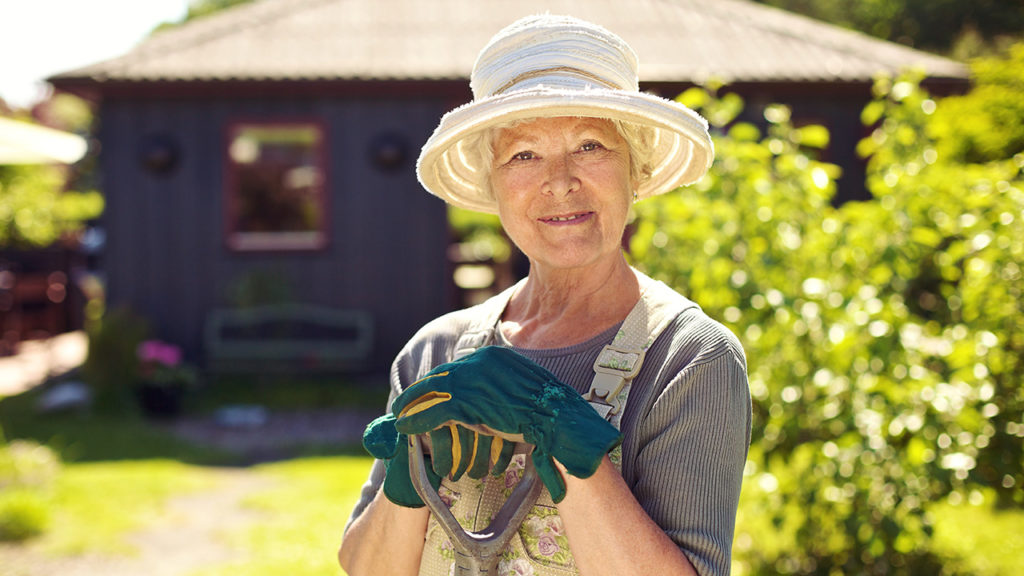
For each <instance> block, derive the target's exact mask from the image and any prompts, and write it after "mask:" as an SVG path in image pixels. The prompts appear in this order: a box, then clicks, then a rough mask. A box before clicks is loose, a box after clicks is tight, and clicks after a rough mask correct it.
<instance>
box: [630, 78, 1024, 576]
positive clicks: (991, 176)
mask: <svg viewBox="0 0 1024 576" xmlns="http://www.w3.org/2000/svg"><path fill="white" fill-rule="evenodd" d="M876 94H877V99H876V101H875V102H873V103H872V104H871V105H870V106H869V107H868V108H867V109H866V110H865V113H864V116H865V118H864V119H865V121H866V123H868V124H869V125H873V126H876V129H875V130H874V132H873V133H872V134H871V136H870V137H869V138H867V139H866V140H865V142H864V143H863V145H862V147H861V148H862V151H863V152H864V153H866V154H869V155H870V156H871V160H870V163H869V169H868V186H869V188H870V190H871V192H872V193H873V194H874V196H875V199H874V200H872V201H868V202H860V203H847V204H845V205H843V206H841V207H838V208H837V207H834V206H832V204H831V200H832V195H833V193H834V190H835V186H834V180H835V179H836V178H837V177H838V176H839V172H838V169H837V168H836V167H835V166H832V165H829V164H826V163H823V162H820V161H817V160H816V159H815V158H816V156H817V153H816V149H817V148H818V147H819V146H821V145H822V144H823V143H824V142H827V138H823V129H822V128H820V127H813V128H800V129H798V128H795V127H794V126H793V125H792V124H791V123H790V122H789V113H788V110H787V109H786V108H784V107H780V106H769V107H768V108H767V109H766V111H765V118H766V120H767V121H768V123H769V128H768V130H767V132H766V133H765V134H762V133H761V131H760V130H758V129H757V128H756V127H754V126H751V125H748V124H742V123H740V124H732V121H733V119H734V118H735V117H736V116H737V115H738V111H739V108H740V107H741V104H738V103H737V99H736V98H735V97H729V98H728V99H726V98H721V99H720V98H716V97H714V96H713V95H710V94H708V93H706V92H704V91H702V90H700V89H694V90H691V91H689V92H687V93H685V94H684V95H682V96H681V99H682V100H684V101H685V102H686V103H688V104H690V105H691V106H693V107H697V108H699V109H701V111H702V112H703V113H704V115H705V116H706V117H708V118H709V120H710V121H711V123H712V125H713V126H714V127H715V132H716V135H715V146H716V150H717V157H718V160H717V161H716V164H715V167H714V168H713V169H712V171H711V172H710V173H709V174H708V176H706V177H705V178H704V179H703V180H702V181H701V182H700V183H698V184H697V185H695V186H694V187H692V188H688V189H684V190H682V191H680V192H678V193H676V194H672V195H668V196H666V197H665V198H663V199H659V201H658V202H651V203H641V204H638V205H637V215H638V217H637V226H636V233H635V234H634V236H633V238H632V243H631V252H632V255H633V257H634V258H635V260H636V262H637V265H638V267H640V268H642V269H644V270H646V271H647V272H648V273H649V274H651V275H652V276H655V277H657V278H659V279H662V280H664V281H666V282H667V283H669V284H670V285H672V286H674V287H675V288H677V289H678V290H680V291H681V292H682V293H684V294H687V295H688V296H690V297H691V298H693V299H694V300H695V301H696V302H698V303H700V304H701V305H702V307H703V308H704V309H705V310H706V311H707V312H708V313H709V314H710V315H711V316H713V317H716V318H719V319H721V320H722V321H724V322H725V323H726V324H727V325H729V326H730V328H731V329H732V330H733V331H735V332H736V333H737V334H738V335H739V336H740V338H741V340H742V341H743V344H744V347H745V349H746V351H747V356H748V363H749V370H750V373H749V376H750V385H751V392H752V396H753V400H754V427H753V429H754V438H753V444H752V447H751V451H750V458H749V463H748V476H747V478H746V482H745V485H744V505H743V507H742V508H741V511H740V514H741V519H740V526H741V530H740V531H739V532H738V533H737V545H738V548H739V550H738V554H737V559H738V564H739V566H738V568H739V569H738V570H737V571H741V572H743V573H754V574H778V573H786V574H830V573H847V574H854V573H856V574H888V573H903V574H938V573H942V571H943V569H942V567H941V565H940V557H939V556H938V555H937V554H935V553H934V552H933V549H932V548H931V547H930V539H931V536H932V533H933V527H932V524H931V519H930V516H929V513H928V504H929V503H930V502H931V501H933V500H936V499H942V498H948V499H950V500H952V501H956V500H958V499H961V500H962V499H964V497H965V496H968V495H970V494H972V493H973V492H975V491H976V490H977V489H978V488H980V487H985V488H991V490H992V491H994V492H995V493H996V494H998V498H999V499H1000V502H1002V503H1003V505H1004V506H1019V505H1020V504H1021V494H1022V493H1024V492H1022V491H1021V490H1020V486H1021V485H1022V484H1024V464H1022V461H1021V457H1022V454H1024V450H1022V443H1024V426H1022V425H1021V424H1020V423H1021V422H1022V406H1024V391H1022V386H1021V382H1022V380H1024V361H1022V357H1024V304H1022V303H1024V294H1021V292H1022V290H1024V282H1022V278H1021V274H1022V270H1024V175H1022V173H1021V169H1022V168H1024V157H1021V156H1020V155H1018V157H1017V158H1015V159H1008V160H1001V161H997V162H991V163H987V164H977V165H965V164H960V163H956V162H953V161H951V160H950V158H948V157H942V156H939V155H938V154H937V153H936V146H935V144H934V143H933V142H931V141H930V140H929V139H928V138H927V137H925V136H924V134H926V133H927V131H926V130H925V129H924V128H925V126H927V124H928V122H929V121H930V120H931V114H932V113H933V112H934V110H935V109H936V107H937V104H936V102H935V101H933V100H931V99H930V98H929V97H928V95H927V94H924V93H923V92H922V91H921V90H920V89H919V88H918V86H917V83H916V81H915V79H914V78H910V77H908V78H904V79H900V80H899V81H891V80H882V81H880V82H879V83H878V85H877V87H876ZM960 121H961V122H970V119H969V118H963V119H960ZM744 530H750V532H748V533H744ZM767 534H770V536H771V537H770V538H766V537H765V536H766V535H767ZM744 543H746V545H745V544H744ZM946 570H947V571H946V573H949V569H948V568H947V569H946Z"/></svg>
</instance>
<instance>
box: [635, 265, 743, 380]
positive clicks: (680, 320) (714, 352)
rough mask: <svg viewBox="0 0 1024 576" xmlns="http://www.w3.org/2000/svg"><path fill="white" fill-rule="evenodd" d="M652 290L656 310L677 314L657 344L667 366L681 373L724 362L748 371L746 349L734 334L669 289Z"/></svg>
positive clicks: (655, 343)
mask: <svg viewBox="0 0 1024 576" xmlns="http://www.w3.org/2000/svg"><path fill="white" fill-rule="evenodd" d="M652 288H653V289H649V291H650V292H651V298H652V299H653V300H654V302H653V306H665V307H670V309H671V310H672V311H673V314H674V315H673V316H672V318H671V320H670V321H669V322H668V323H667V325H666V326H665V328H664V330H663V331H662V333H661V334H660V335H659V336H658V339H657V340H656V341H655V342H654V347H655V348H659V349H660V351H661V353H662V354H663V358H664V361H665V362H666V363H668V364H670V365H673V366H675V367H676V368H677V369H679V370H680V371H681V370H682V369H684V368H686V367H693V366H696V365H700V364H704V363H707V362H713V361H723V360H727V361H736V362H739V364H740V365H742V366H743V367H744V369H745V368H746V356H745V354H744V352H743V347H742V345H741V344H740V341H739V339H738V338H737V337H736V335H735V334H733V333H732V331H731V330H729V329H728V328H727V327H726V326H725V325H723V324H722V323H721V322H719V321H718V320H715V319H714V318H712V317H711V316H709V315H708V314H707V313H705V312H704V310H703V309H702V308H701V307H700V305H699V304H697V303H696V302H694V301H692V300H690V299H689V298H687V297H685V296H683V295H682V294H680V293H679V292H677V291H675V290H674V289H672V288H670V287H669V286H667V285H665V284H663V283H661V282H658V283H656V284H655V285H654V286H653V287H652Z"/></svg>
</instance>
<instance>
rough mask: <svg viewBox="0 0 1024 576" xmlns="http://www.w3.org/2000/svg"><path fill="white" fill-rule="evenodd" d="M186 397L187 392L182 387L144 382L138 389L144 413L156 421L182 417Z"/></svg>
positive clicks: (140, 405)
mask: <svg viewBox="0 0 1024 576" xmlns="http://www.w3.org/2000/svg"><path fill="white" fill-rule="evenodd" d="M184 396H185V390H184V388H183V387H181V386H174V385H167V384H153V383H148V382H143V383H141V384H139V386H138V387H137V389H136V397H137V398H138V401H139V407H140V408H142V413H143V414H144V415H146V416H148V417H150V418H156V419H170V418H175V417H177V416H180V415H181V412H182V400H183V399H184Z"/></svg>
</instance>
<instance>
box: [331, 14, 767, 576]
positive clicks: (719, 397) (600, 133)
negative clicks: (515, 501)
mask: <svg viewBox="0 0 1024 576" xmlns="http://www.w3.org/2000/svg"><path fill="white" fill-rule="evenodd" d="M471 86H472V89H473V94H474V100H473V102H471V103H469V104H466V105H464V106H462V107H460V108H457V109H456V110H453V111H452V112H449V113H448V114H447V115H445V117H444V118H443V119H442V120H441V123H440V125H439V126H438V128H437V130H436V131H435V132H434V134H433V135H432V136H431V138H430V139H429V140H428V141H427V143H426V144H425V146H424V147H423V150H422V153H421V156H420V160H419V163H418V172H419V177H420V181H421V182H422V183H423V185H424V186H425V187H426V188H427V190H428V191H430V192H431V193H433V194H435V195H437V196H439V197H441V198H443V199H444V200H446V201H447V202H449V203H451V204H453V205H455V206H460V207H464V208H469V209H473V210H478V211H482V212H489V213H497V214H498V215H499V217H500V219H501V224H502V226H503V227H504V229H505V231H506V232H507V233H508V236H509V237H510V238H511V239H512V240H513V241H514V242H515V244H516V245H517V246H518V247H519V248H520V249H521V251H522V252H523V253H524V254H525V255H526V256H527V257H528V259H529V262H530V269H529V274H528V276H527V277H526V278H525V279H524V280H522V281H520V282H519V283H518V284H516V285H515V286H513V287H512V288H510V289H509V290H507V291H506V292H504V293H502V294H500V295H498V296H496V297H494V298H492V299H491V300H489V301H488V302H486V303H484V304H481V305H479V306H476V307H473V308H469V309H466V310H461V311H457V312H453V313H451V314H448V315H445V316H443V317H441V318H439V319H437V320H434V321H433V322H431V323H429V324H428V325H426V326H425V327H424V328H422V329H421V330H420V331H419V332H418V333H417V334H416V335H415V336H414V337H413V338H412V340H411V341H410V342H409V343H408V344H407V345H406V347H405V348H404V349H403V350H402V351H401V353H400V354H399V356H398V357H397V359H396V360H395V362H394V365H393V368H392V371H391V387H392V394H391V400H392V401H391V411H390V414H389V415H388V416H386V417H385V418H383V419H381V420H382V422H381V423H377V422H375V423H374V424H373V425H371V427H370V429H368V431H367V446H368V447H370V448H371V452H374V453H375V455H378V456H379V457H381V460H378V461H377V463H376V464H375V466H374V468H373V471H372V472H371V476H370V479H369V481H368V483H367V485H366V486H365V487H364V490H363V494H362V498H361V500H360V501H359V503H358V504H357V505H356V508H355V510H354V511H353V513H352V517H351V519H350V521H349V524H348V526H347V527H346V531H345V535H344V538H343V541H342V546H341V550H340V551H339V560H340V562H341V564H342V566H343V567H344V569H345V570H346V571H347V572H348V573H349V574H350V575H352V576H360V575H364V574H365V575H381V574H388V575H398V574H428V575H434V574H437V575H444V574H449V573H451V572H454V568H453V562H454V560H453V556H454V555H453V553H452V547H451V546H452V545H451V543H450V542H449V541H448V538H447V537H446V535H445V533H444V532H443V531H442V530H440V529H439V528H438V524H437V522H436V520H435V518H434V515H433V514H431V512H430V511H429V510H428V509H426V508H423V507H422V501H420V499H419V498H418V496H417V495H416V493H415V492H414V491H412V489H411V487H410V480H409V474H410V471H409V462H408V458H409V456H408V453H407V452H406V450H405V447H406V446H405V445H403V444H398V449H397V450H396V449H395V445H396V441H395V440H393V438H394V434H395V433H401V434H402V436H401V438H406V436H405V435H406V434H408V435H409V436H413V435H416V434H431V435H432V437H433V438H432V439H437V438H440V439H441V441H439V442H434V444H433V446H434V450H433V458H434V462H433V464H432V465H431V466H432V469H433V470H434V472H435V473H434V474H432V475H431V481H432V483H433V485H434V487H435V488H436V489H437V490H438V492H439V493H440V494H441V495H442V497H443V499H444V501H445V502H446V503H447V504H448V505H449V506H450V507H451V510H452V512H453V514H454V516H455V518H458V520H459V522H461V523H463V524H464V525H465V526H467V527H475V529H479V527H480V526H483V525H486V524H487V523H488V522H489V521H490V519H491V518H492V517H493V516H494V514H495V511H496V510H497V509H498V508H500V507H501V505H502V502H503V501H504V500H505V499H506V498H508V496H509V493H510V492H511V488H512V486H513V485H514V484H515V482H516V480H517V479H518V478H519V476H520V475H521V474H522V469H523V467H524V465H525V464H526V455H525V454H523V453H522V452H523V450H522V446H523V445H520V446H519V448H518V449H517V450H515V451H514V452H515V453H514V454H513V453H512V452H513V451H510V450H509V448H510V447H511V445H512V443H511V442H510V440H523V441H525V442H526V443H527V444H530V445H533V446H536V448H535V449H534V452H533V453H532V456H531V458H532V460H531V462H532V463H533V464H535V465H536V468H537V471H538V473H539V475H540V478H541V480H542V481H543V485H544V491H543V494H542V496H541V498H540V500H539V501H538V502H537V504H536V506H534V507H533V509H532V510H531V511H530V513H529V514H528V515H527V516H526V518H525V520H524V521H523V522H522V524H521V525H520V526H519V529H518V535H517V537H515V538H513V539H512V541H511V543H510V544H509V545H508V547H507V548H506V549H505V550H504V551H503V552H502V554H501V562H500V563H499V564H498V572H499V573H501V574H582V575H584V576H597V575H603V574H609V575H616V576H622V575H625V574H727V573H728V572H729V569H730V550H731V546H732V538H733V530H734V525H735V516H736V509H737V503H738V498H739V493H740V485H741V480H742V471H743V465H744V462H745V459H746V454H747V449H748V447H749V441H750V396H749V390H748V386H747V377H746V365H745V359H744V355H743V351H742V349H741V348H740V345H739V343H738V342H737V340H736V339H735V337H734V336H733V335H732V334H730V333H729V332H728V331H727V330H726V329H725V328H723V327H722V326H721V325H720V324H718V323H717V322H715V321H714V320H712V319H710V318H709V317H707V316H706V315H705V314H704V313H703V312H702V311H701V309H700V308H699V307H698V306H697V305H696V304H695V303H693V302H691V301H689V300H687V299H686V298H684V297H683V296H681V295H679V294H677V293H675V292H674V291H672V290H671V289H669V288H668V287H667V286H665V285H664V284H661V283H659V282H655V281H653V280H652V279H650V278H648V277H646V276H645V275H643V274H642V273H640V272H638V271H637V270H635V269H633V268H632V267H630V266H629V264H628V263H627V261H626V259H625V257H624V255H623V252H622V237H623V233H624V230H625V227H626V223H627V221H628V219H629V212H630V205H631V203H633V202H635V201H637V200H639V199H643V198H646V197H649V196H653V195H657V194H661V193H664V192H668V191H670V190H672V189H674V188H676V187H678V186H680V185H686V184H690V183H693V182H695V181H697V180H698V179H699V178H700V177H701V176H702V175H703V174H704V173H705V171H706V170H707V169H708V167H709V166H710V164H711V160H712V157H713V151H712V146H711V140H710V137H709V136H708V133H707V127H706V123H705V122H704V120H703V119H702V118H700V117H699V116H698V115H696V114H695V113H694V112H692V111H691V110H689V109H687V108H685V107H684V106H682V105H680V104H678V103H675V102H672V101H668V100H665V99H662V98H659V97H656V96H653V95H650V94H644V93H641V92H639V89H638V85H637V61H636V56H635V55H634V53H633V52H632V50H631V49H630V48H629V46H627V45H626V44H625V43H624V42H623V41H622V40H621V39H620V38H618V37H617V36H615V35H613V34H612V33H610V32H609V31H607V30H605V29H604V28H601V27H599V26H596V25H593V24H590V23H587V22H583V21H580V20H577V19H574V18H570V17H560V16H550V15H545V16H535V17H529V18H526V19H523V20H520V21H518V22H516V23H514V24H512V25H511V26H509V27H508V28H506V29H504V30H502V31H501V32H499V33H498V34H497V35H496V36H495V37H494V38H493V39H492V40H491V42H490V43H489V44H488V45H487V46H486V47H485V48H484V49H483V51H482V52H481V53H480V55H479V58H478V60H477V63H476V65H475V66H474V70H473V75H472V80H471ZM414 384H415V385H414ZM567 391H568V392H567ZM385 424H386V425H387V426H388V427H385ZM385 429H386V430H389V431H390V433H391V436H388V438H391V439H390V440H388V441H387V442H384V444H388V445H389V447H388V448H386V449H384V450H379V444H378V443H377V441H376V440H373V439H371V437H377V438H379V437H382V436H381V430H385ZM467 431H468V434H467ZM474 431H475V432H474ZM481 431H483V432H481ZM620 431H621V434H620ZM375 435H376V436H375ZM492 435H493V437H492ZM384 436H387V435H386V434H385V435H384ZM371 445H373V446H375V447H377V448H378V450H375V449H374V448H373V447H371ZM439 452H443V453H439ZM467 455H468V457H467ZM467 470H468V473H467ZM488 470H491V471H492V472H494V474H487V473H486V472H487V471H488ZM495 474H497V475H495Z"/></svg>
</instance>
